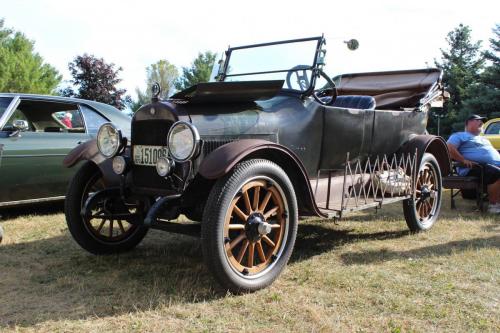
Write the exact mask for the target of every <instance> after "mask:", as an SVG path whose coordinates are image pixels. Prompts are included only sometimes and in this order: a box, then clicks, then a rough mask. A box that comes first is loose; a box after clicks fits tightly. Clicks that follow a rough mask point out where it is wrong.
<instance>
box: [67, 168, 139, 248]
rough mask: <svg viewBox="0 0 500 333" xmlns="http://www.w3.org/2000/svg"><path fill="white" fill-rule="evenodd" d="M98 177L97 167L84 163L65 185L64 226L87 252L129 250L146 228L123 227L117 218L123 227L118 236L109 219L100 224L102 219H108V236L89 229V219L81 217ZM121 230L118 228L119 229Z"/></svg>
mask: <svg viewBox="0 0 500 333" xmlns="http://www.w3.org/2000/svg"><path fill="white" fill-rule="evenodd" d="M101 178H102V174H101V172H100V170H99V168H98V167H97V166H96V165H95V164H93V163H91V162H87V163H85V164H84V165H83V166H82V167H81V168H80V169H79V170H78V171H77V172H76V173H75V175H74V177H73V179H72V180H71V183H70V184H69V187H68V191H67V193H66V200H65V203H64V212H65V214H66V223H67V224H68V229H69V231H70V233H71V235H72V236H73V238H74V239H75V241H76V242H77V243H78V244H79V245H80V246H81V247H82V248H84V249H85V250H87V251H89V252H90V253H93V254H110V253H118V252H124V251H128V250H131V249H133V248H134V247H135V246H136V245H137V244H139V243H140V242H141V240H142V239H143V238H144V236H146V233H147V232H148V228H145V227H143V226H140V225H132V224H128V223H127V225H126V226H127V228H126V229H124V226H123V222H121V220H120V225H119V226H120V228H119V229H121V230H124V232H123V233H122V234H121V237H120V236H119V235H118V236H115V235H114V234H113V223H112V222H111V221H109V220H103V222H102V223H103V225H104V223H105V222H109V225H108V230H110V231H111V233H112V235H111V236H109V237H106V236H105V235H104V234H101V230H96V229H93V228H92V224H91V221H89V220H85V219H83V218H82V216H81V214H80V212H81V209H82V206H83V204H84V203H85V201H86V200H87V198H88V196H89V193H91V191H95V190H98V189H99V187H98V185H96V184H98V183H99V180H100V179H101ZM114 221H116V220H114ZM116 222H118V221H116ZM115 226H116V225H115ZM102 227H103V226H101V228H102ZM121 230H118V231H119V232H121ZM96 231H97V232H96Z"/></svg>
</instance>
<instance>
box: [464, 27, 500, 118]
mask: <svg viewBox="0 0 500 333" xmlns="http://www.w3.org/2000/svg"><path fill="white" fill-rule="evenodd" d="M493 33H494V35H495V36H494V38H491V39H490V44H491V50H487V51H486V52H485V53H484V58H485V59H486V60H487V61H488V63H489V66H488V67H486V69H485V70H484V71H483V72H482V73H481V75H480V77H479V83H478V84H477V85H475V86H474V87H472V89H471V93H470V97H469V98H468V99H467V100H466V101H464V113H465V114H470V113H478V114H481V115H484V116H486V117H488V118H495V117H500V57H499V52H500V25H498V24H497V25H496V27H495V28H494V29H493Z"/></svg>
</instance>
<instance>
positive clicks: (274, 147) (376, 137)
mask: <svg viewBox="0 0 500 333" xmlns="http://www.w3.org/2000/svg"><path fill="white" fill-rule="evenodd" d="M324 46H325V40H324V38H323V37H314V38H306V39H300V40H289V41H281V42H274V43H266V44H258V45H250V46H242V47H230V48H229V49H228V50H227V51H226V52H225V57H224V58H223V59H221V61H220V62H219V63H218V66H216V67H217V68H216V69H215V70H214V74H213V77H214V79H213V80H212V82H208V83H201V84H198V85H195V86H192V87H190V88H188V89H186V90H184V91H181V92H179V93H177V94H175V95H174V96H172V97H171V98H169V99H168V100H159V99H158V98H157V97H153V100H152V102H151V103H150V104H148V105H144V106H142V107H141V108H140V109H139V110H138V111H137V112H136V113H135V116H134V118H133V120H132V126H131V130H132V132H131V137H130V138H125V137H123V136H122V134H121V131H120V129H119V128H116V127H115V126H113V125H112V124H104V125H102V126H101V128H100V130H99V133H98V136H97V139H96V140H93V141H89V142H87V143H85V144H83V145H80V146H78V147H77V148H75V149H74V150H73V151H72V152H71V153H70V154H69V155H68V156H67V157H66V160H65V165H66V166H68V167H71V166H74V165H75V164H77V163H78V162H79V161H85V162H82V163H83V165H82V166H81V168H80V169H79V171H78V172H77V174H76V176H75V177H74V179H73V180H72V182H71V184H70V186H69V189H68V193H67V199H66V207H65V212H66V218H67V222H68V226H69V230H70V232H71V234H72V235H73V237H74V238H75V240H76V241H77V242H78V244H80V245H81V246H82V247H83V248H84V249H86V250H88V251H90V252H92V253H95V254H102V253H112V252H118V251H125V250H129V249H131V248H133V247H134V246H136V245H137V244H138V243H139V242H140V241H141V240H142V239H143V237H144V236H145V234H146V232H147V231H148V229H149V228H155V229H161V230H166V231H170V232H178V233H186V234H198V235H201V240H202V248H203V256H204V258H205V262H206V264H207V266H208V268H209V270H210V271H211V272H212V273H213V275H214V276H215V278H216V279H217V280H218V281H219V282H220V283H221V284H222V286H223V287H224V288H227V289H229V290H231V291H234V292H241V291H254V290H258V289H260V288H263V287H266V286H268V285H269V284H271V283H272V282H273V281H274V280H275V279H276V278H277V277H278V275H279V274H280V272H281V271H282V270H283V269H284V267H285V265H286V263H287V261H288V259H289V258H290V255H291V253H292V249H293V246H294V242H295V237H296V232H297V227H298V220H299V216H318V217H324V218H340V217H342V215H343V214H344V213H345V212H349V211H353V210H360V209H364V208H368V207H379V206H381V205H383V204H385V203H390V202H395V201H402V203H403V211H404V217H405V219H406V222H407V224H408V227H409V228H410V230H412V231H421V230H426V229H429V228H430V227H431V226H432V225H433V224H434V223H435V221H436V219H437V217H438V214H439V209H440V203H441V189H442V188H441V175H442V174H448V172H449V167H450V161H449V157H448V151H447V148H446V144H445V142H444V141H443V139H442V138H440V137H436V136H432V135H426V134H425V133H426V130H425V128H426V124H427V119H428V117H429V112H430V108H431V106H433V107H439V105H441V106H442V102H443V96H444V90H443V88H442V86H441V72H440V71H439V70H437V69H421V70H408V71H397V72H377V73H363V74H347V75H341V76H337V77H335V78H333V79H331V78H330V77H328V76H327V75H326V74H325V73H324V72H323V67H324V57H325V53H326V51H325V49H324ZM348 46H349V47H350V48H355V47H356V46H357V42H356V41H355V40H351V41H349V43H348ZM321 80H323V81H324V82H325V83H324V84H320V82H321ZM156 96H158V87H156ZM179 214H184V215H186V216H187V217H188V218H189V219H190V220H192V221H193V223H180V222H177V221H176V219H177V217H178V216H179Z"/></svg>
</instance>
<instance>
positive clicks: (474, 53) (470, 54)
mask: <svg viewBox="0 0 500 333" xmlns="http://www.w3.org/2000/svg"><path fill="white" fill-rule="evenodd" d="M446 42H447V43H448V46H449V48H448V50H443V49H441V62H438V61H435V63H436V66H437V67H438V68H440V69H442V70H443V82H444V84H445V85H446V89H447V90H448V91H449V92H450V94H451V98H450V100H449V101H448V103H447V106H446V107H447V109H448V113H447V116H446V118H444V119H443V121H442V122H441V126H442V130H441V131H440V132H441V133H442V134H445V135H446V134H450V133H451V132H452V131H456V130H461V129H463V121H464V120H465V118H466V117H467V115H466V113H465V112H464V109H463V103H464V101H465V100H466V99H467V98H468V97H469V96H470V88H471V87H473V86H474V85H475V84H477V82H478V81H479V73H480V71H481V69H482V68H483V65H484V58H483V56H482V54H481V52H480V48H481V41H477V42H473V41H472V39H471V29H470V28H469V27H468V26H466V25H463V24H460V25H459V26H458V27H457V28H455V29H454V30H453V31H451V32H449V33H448V36H447V38H446ZM428 129H429V132H431V133H435V132H436V126H435V124H434V120H433V119H431V120H430V123H429V126H428Z"/></svg>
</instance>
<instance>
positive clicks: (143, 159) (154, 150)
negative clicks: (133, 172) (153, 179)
mask: <svg viewBox="0 0 500 333" xmlns="http://www.w3.org/2000/svg"><path fill="white" fill-rule="evenodd" d="M167 154H168V149H167V147H165V146H142V145H136V146H134V147H133V155H134V164H136V165H147V166H155V165H156V162H157V161H158V158H160V157H166V156H167Z"/></svg>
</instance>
